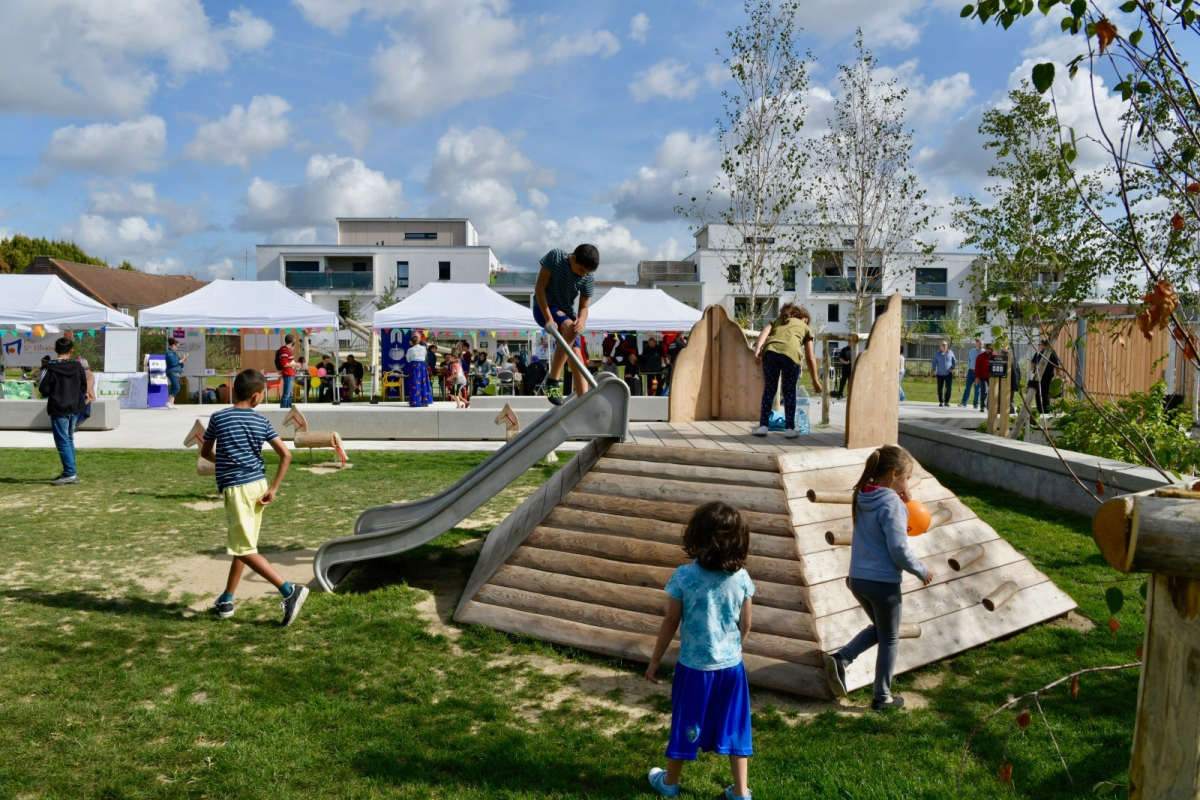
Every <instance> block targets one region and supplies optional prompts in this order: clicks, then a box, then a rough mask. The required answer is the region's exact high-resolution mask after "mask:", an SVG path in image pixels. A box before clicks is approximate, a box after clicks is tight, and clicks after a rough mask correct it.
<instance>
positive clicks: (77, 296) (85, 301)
mask: <svg viewBox="0 0 1200 800" xmlns="http://www.w3.org/2000/svg"><path fill="white" fill-rule="evenodd" d="M34 325H43V326H56V327H57V328H71V329H73V330H83V329H92V328H103V327H105V326H107V325H111V326H112V327H114V328H132V327H133V326H134V322H133V317H131V316H129V315H128V314H122V313H121V312H120V311H117V310H116V309H113V308H109V307H108V306H106V305H104V304H103V303H99V302H97V301H95V300H93V299H92V298H90V297H88V296H87V295H85V294H83V293H82V292H80V291H77V290H75V289H72V288H71V287H70V286H68V285H67V284H66V283H64V282H63V281H62V279H60V278H59V277H58V276H57V275H0V328H3V329H22V326H24V327H26V328H32V326H34Z"/></svg>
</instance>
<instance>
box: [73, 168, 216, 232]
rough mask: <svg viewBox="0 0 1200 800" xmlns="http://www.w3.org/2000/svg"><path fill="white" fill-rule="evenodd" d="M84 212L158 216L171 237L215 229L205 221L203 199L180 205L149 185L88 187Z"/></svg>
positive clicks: (205, 213)
mask: <svg viewBox="0 0 1200 800" xmlns="http://www.w3.org/2000/svg"><path fill="white" fill-rule="evenodd" d="M87 204H88V213H89V214H94V215H99V216H103V217H108V218H109V219H121V218H124V217H131V216H138V217H162V218H163V219H164V220H165V221H166V223H167V230H168V231H169V232H170V235H171V236H172V237H180V236H188V235H190V234H193V233H200V232H202V231H211V230H215V229H216V226H214V225H213V223H212V222H211V221H209V219H208V214H207V210H206V207H207V205H208V201H207V199H204V200H201V201H199V202H195V203H180V202H177V201H175V200H173V199H171V198H164V197H159V195H158V192H157V190H156V189H155V187H154V184H153V183H150V182H137V181H128V182H126V183H107V184H103V185H97V186H93V187H92V191H90V192H88V195H87Z"/></svg>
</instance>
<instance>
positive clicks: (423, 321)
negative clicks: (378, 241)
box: [371, 283, 537, 331]
mask: <svg viewBox="0 0 1200 800" xmlns="http://www.w3.org/2000/svg"><path fill="white" fill-rule="evenodd" d="M371 324H372V326H373V327H375V328H379V329H389V328H391V329H395V328H423V329H426V330H435V331H440V330H450V331H524V330H533V329H534V328H536V327H537V324H536V323H534V321H533V312H532V311H530V310H529V309H528V308H525V307H524V306H522V305H518V304H517V303H514V302H513V301H512V300H509V299H508V298H506V297H503V296H501V295H500V294H498V293H497V292H495V291H493V290H492V289H490V288H488V287H487V286H485V285H483V284H481V283H430V284H426V285H425V287H424V288H422V289H421V290H420V291H418V292H415V293H413V294H412V295H411V296H410V297H407V298H405V299H404V300H401V301H400V302H399V303H396V305H394V306H389V307H388V308H385V309H383V310H382V311H376V312H375V320H374V322H372V323H371Z"/></svg>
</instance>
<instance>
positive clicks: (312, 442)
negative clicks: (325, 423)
mask: <svg viewBox="0 0 1200 800" xmlns="http://www.w3.org/2000/svg"><path fill="white" fill-rule="evenodd" d="M336 435H337V434H335V433H334V432H333V431H298V432H297V433H296V435H295V438H293V439H292V444H293V445H295V446H296V447H303V448H306V449H309V450H315V449H321V448H332V447H333V445H334V436H336Z"/></svg>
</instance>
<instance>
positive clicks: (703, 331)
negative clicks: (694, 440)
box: [667, 314, 713, 422]
mask: <svg viewBox="0 0 1200 800" xmlns="http://www.w3.org/2000/svg"><path fill="white" fill-rule="evenodd" d="M712 324H713V319H712V318H710V317H709V315H708V314H702V315H701V316H700V321H699V322H697V323H696V324H695V325H694V326H693V327H692V331H691V333H690V334H689V335H688V346H687V347H685V348H684V349H683V352H681V353H679V355H678V356H677V357H676V358H675V362H674V366H673V367H672V369H671V393H670V394H669V395H668V396H667V418H668V419H670V420H671V421H672V422H690V421H691V420H694V419H708V418H709V417H710V416H711V414H710V406H711V404H712V398H711V395H710V393H709V390H708V381H707V380H706V376H707V374H708V373H709V371H710V364H709V359H710V356H709V352H708V351H709V343H710V342H709V340H710V339H711V338H712V337H711V335H710V334H709V328H710V326H711V325H712Z"/></svg>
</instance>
